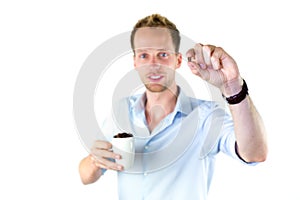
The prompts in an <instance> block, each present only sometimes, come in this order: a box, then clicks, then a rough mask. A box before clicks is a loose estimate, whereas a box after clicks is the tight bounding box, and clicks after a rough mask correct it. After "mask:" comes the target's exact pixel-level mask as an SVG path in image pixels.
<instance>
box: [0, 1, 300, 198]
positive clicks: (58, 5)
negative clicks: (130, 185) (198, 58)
mask: <svg viewBox="0 0 300 200" xmlns="http://www.w3.org/2000/svg"><path fill="white" fill-rule="evenodd" d="M296 5H298V4H297V1H296V0H294V1H292V0H285V1H283V0H282V1H278V0H275V1H271V0H269V1H268V0H267V1H259V0H254V1H247V2H245V1H244V2H242V1H238V0H229V1H224V0H214V1H203V0H198V1H190V0H186V1H178V2H175V1H157V0H153V1H137V0H133V1H128V2H126V1H121V0H119V1H116V0H111V1H89V0H87V1H32V0H31V1H14V0H12V1H1V3H0V22H1V23H0V29H1V30H0V97H1V98H0V134H1V139H0V155H1V157H0V158H1V165H0V191H1V192H0V199H63V198H64V199H73V198H76V199H83V198H84V199H108V200H110V199H112V200H114V199H117V187H116V176H115V175H116V174H115V173H114V172H108V173H107V174H106V175H105V176H104V177H102V178H101V180H100V181H98V182H96V183H95V184H92V185H88V186H84V185H82V184H81V181H80V178H79V174H78V164H79V161H80V160H81V159H82V158H83V157H84V156H86V155H87V151H86V150H85V148H84V147H83V145H82V143H81V141H80V138H79V136H78V133H77V130H76V126H75V123H74V120H73V111H72V109H73V108H72V106H73V99H72V98H73V90H74V85H75V81H76V77H77V75H78V73H79V70H80V68H81V66H82V64H83V62H84V61H85V59H86V58H87V57H88V55H89V54H90V53H91V52H92V51H93V50H94V49H95V48H96V47H98V46H99V45H101V43H103V42H104V41H106V40H108V39H110V38H111V37H113V36H115V35H117V34H120V33H123V32H126V31H130V30H131V28H132V27H133V25H134V24H135V23H136V21H137V20H138V19H140V18H142V17H145V16H146V15H149V14H152V13H160V14H162V15H164V16H166V17H168V18H169V19H170V20H171V21H173V22H175V23H176V24H177V26H178V28H179V29H180V30H181V33H182V34H184V35H186V36H188V37H189V38H191V39H193V40H194V41H198V42H201V43H203V44H208V43H209V44H214V45H217V46H221V47H223V48H224V49H225V50H226V51H227V52H228V53H230V55H232V56H233V57H234V58H235V60H236V61H237V63H238V65H239V68H240V72H241V74H242V76H243V77H244V78H245V79H246V80H247V83H248V87H249V92H250V95H251V97H252V99H253V101H254V102H255V105H256V107H257V108H258V110H259V112H260V114H261V115H262V117H263V119H264V121H265V125H266V128H267V131H268V138H269V146H270V152H269V157H268V160H267V161H266V162H265V163H263V164H261V165H258V166H256V167H248V166H244V165H241V164H240V163H238V162H236V161H234V160H231V159H230V158H228V157H226V156H223V155H219V156H218V161H217V167H216V172H215V176H214V179H213V183H212V187H211V190H210V193H209V200H217V199H231V200H240V199H244V200H248V199H249V200H250V199H259V200H260V199H274V198H276V199H289V200H296V199H297V200H298V199H300V192H299V186H298V185H299V184H298V181H299V179H300V172H299V169H300V163H299V155H298V154H299V149H298V143H299V142H298V140H299V139H300V137H299V134H300V132H299V129H298V126H299V117H298V113H299V112H300V109H299V105H298V103H299V101H300V98H299V95H298V93H299V89H298V86H299V83H298V80H299V75H298V72H299V70H298V68H299V67H300V66H299V51H298V47H299V45H300V39H299V35H300V31H299V28H298V26H299V20H298V19H299V18H300V14H299V9H298V7H297V6H296ZM183 53H184V52H183ZM103 56H105V55H103ZM121 61H124V62H123V64H122V65H123V66H124V67H127V68H128V69H130V67H132V63H131V61H130V59H128V58H122V59H120V60H119V61H117V62H116V63H119V62H121ZM122 65H120V66H122ZM183 67H185V66H183ZM185 70H186V69H182V73H186V72H187V71H185ZM120 73H121V72H120ZM114 78H115V79H114ZM114 78H113V77H112V79H111V81H118V79H117V77H114ZM191 81H193V82H192V84H193V85H194V86H195V88H196V89H197V84H199V85H200V84H201V82H198V80H196V79H191ZM107 92H108V93H107V96H109V91H107ZM102 97H103V96H102ZM104 97H105V96H104ZM98 98H99V97H98V96H97V95H96V97H95V99H96V100H97V99H98ZM100 99H101V98H100ZM97 110H98V109H97ZM99 112H100V111H99ZM97 115H98V114H97Z"/></svg>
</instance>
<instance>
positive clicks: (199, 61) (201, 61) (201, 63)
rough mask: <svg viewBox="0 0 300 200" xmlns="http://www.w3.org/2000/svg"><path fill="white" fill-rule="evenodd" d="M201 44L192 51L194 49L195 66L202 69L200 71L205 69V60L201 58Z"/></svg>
mask: <svg viewBox="0 0 300 200" xmlns="http://www.w3.org/2000/svg"><path fill="white" fill-rule="evenodd" d="M202 46H203V45H202V44H196V45H195V47H194V49H195V59H196V62H197V64H198V65H199V66H200V67H201V68H202V69H206V67H207V66H206V64H205V59H204V56H203V48H202Z"/></svg>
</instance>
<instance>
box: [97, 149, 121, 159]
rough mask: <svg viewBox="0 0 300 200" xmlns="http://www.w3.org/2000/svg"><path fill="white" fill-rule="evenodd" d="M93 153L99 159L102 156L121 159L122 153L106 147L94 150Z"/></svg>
mask: <svg viewBox="0 0 300 200" xmlns="http://www.w3.org/2000/svg"><path fill="white" fill-rule="evenodd" d="M92 155H93V156H94V157H96V158H98V159H101V158H111V159H121V155H119V154H116V153H114V152H112V151H108V150H105V149H98V150H95V151H92Z"/></svg>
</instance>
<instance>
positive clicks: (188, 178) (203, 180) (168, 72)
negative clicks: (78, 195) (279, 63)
mask: <svg viewBox="0 0 300 200" xmlns="http://www.w3.org/2000/svg"><path fill="white" fill-rule="evenodd" d="M179 44H180V36H179V31H178V30H177V28H176V26H175V25H174V24H173V23H172V22H170V21H169V20H168V19H167V18H165V17H162V16H161V15H158V14H153V15H150V16H147V17H145V18H144V19H141V20H140V21H138V23H137V24H136V25H135V27H134V29H133V31H132V35H131V45H132V49H133V52H134V67H135V69H136V70H137V71H138V73H139V76H140V79H141V81H142V82H143V84H144V85H145V87H146V91H145V93H144V94H143V95H141V96H133V97H128V99H129V100H128V101H127V103H128V108H129V109H128V111H127V112H128V113H126V114H127V116H128V118H130V122H131V123H132V124H131V126H132V129H131V131H132V132H133V134H134V135H135V136H136V149H137V150H136V153H139V155H141V158H140V161H139V162H138V163H139V165H140V168H139V170H137V171H131V172H130V171H129V172H126V171H123V166H121V165H118V164H117V163H116V162H114V161H113V160H114V159H122V158H121V156H120V155H117V154H115V153H114V152H112V150H111V149H112V144H111V143H110V142H109V141H101V140H98V141H95V144H94V147H93V148H92V150H91V154H90V155H88V156H87V157H85V158H84V159H83V160H82V161H81V162H80V167H79V168H80V176H81V179H82V182H83V183H84V184H89V183H93V182H95V181H97V180H98V179H99V178H100V177H101V175H102V174H103V173H104V172H105V170H107V169H109V170H116V171H118V184H119V197H120V199H130V200H135V199H136V200H141V199H172V200H174V199H175V200H176V199H178V200H179V199H180V200H182V199H206V197H207V192H208V190H209V185H210V182H211V179H212V175H213V170H214V162H215V155H216V154H217V153H218V152H220V151H221V152H224V153H226V154H228V155H230V156H231V157H233V158H236V159H238V160H240V161H241V162H243V163H245V164H253V163H257V162H262V161H264V160H265V159H266V156H267V143H266V135H265V130H264V127H263V123H262V121H261V118H260V116H259V114H258V112H257V110H256V109H255V107H254V105H253V103H252V101H251V99H250V97H249V95H248V88H247V85H246V82H245V81H244V80H243V79H242V78H241V76H240V73H239V70H238V66H237V64H236V62H235V61H234V59H233V58H232V57H231V56H230V55H229V54H227V53H226V52H225V51H224V50H223V49H222V48H220V47H216V46H213V45H202V44H196V45H195V46H194V47H193V48H191V49H190V50H189V51H188V52H187V53H186V56H187V57H188V58H189V62H188V66H189V67H190V69H191V71H192V73H194V74H195V75H197V76H199V77H200V78H202V79H204V80H205V81H207V82H209V83H211V84H213V85H214V86H216V87H218V88H219V89H220V91H221V92H222V94H223V95H224V97H225V98H226V101H227V104H228V106H229V110H230V114H229V113H225V111H224V109H223V108H221V107H220V106H218V104H217V103H215V102H210V101H203V100H199V99H195V98H191V97H188V96H186V95H185V94H184V91H182V90H181V88H180V87H179V86H178V85H177V84H176V82H175V70H176V69H178V68H179V67H180V65H181V63H182V55H181V54H180V53H179ZM136 124H138V126H139V127H141V126H142V127H144V128H145V129H146V131H144V132H143V134H141V133H140V132H139V131H136V130H137V128H136V127H135V125H136ZM187 138H188V139H187ZM208 144H209V145H208ZM166 149H168V151H167V154H166V151H165V150H166ZM203 149H205V151H203ZM201 152H202V153H201ZM203 152H205V153H204V154H203ZM149 154H152V156H148V155H149ZM165 160H166V162H164V161H165ZM136 165H137V164H136ZM135 172H136V173H135Z"/></svg>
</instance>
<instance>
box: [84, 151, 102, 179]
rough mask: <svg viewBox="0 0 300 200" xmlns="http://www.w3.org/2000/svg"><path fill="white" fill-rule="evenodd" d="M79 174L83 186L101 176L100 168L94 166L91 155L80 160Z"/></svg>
mask: <svg viewBox="0 0 300 200" xmlns="http://www.w3.org/2000/svg"><path fill="white" fill-rule="evenodd" d="M79 174H80V178H81V181H82V183H83V184H90V183H94V182H96V181H97V180H98V179H99V178H100V177H101V175H102V171H101V168H99V167H97V166H96V165H95V164H94V161H93V160H92V158H91V155H89V156H87V157H85V158H84V159H82V160H81V162H80V164H79Z"/></svg>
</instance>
